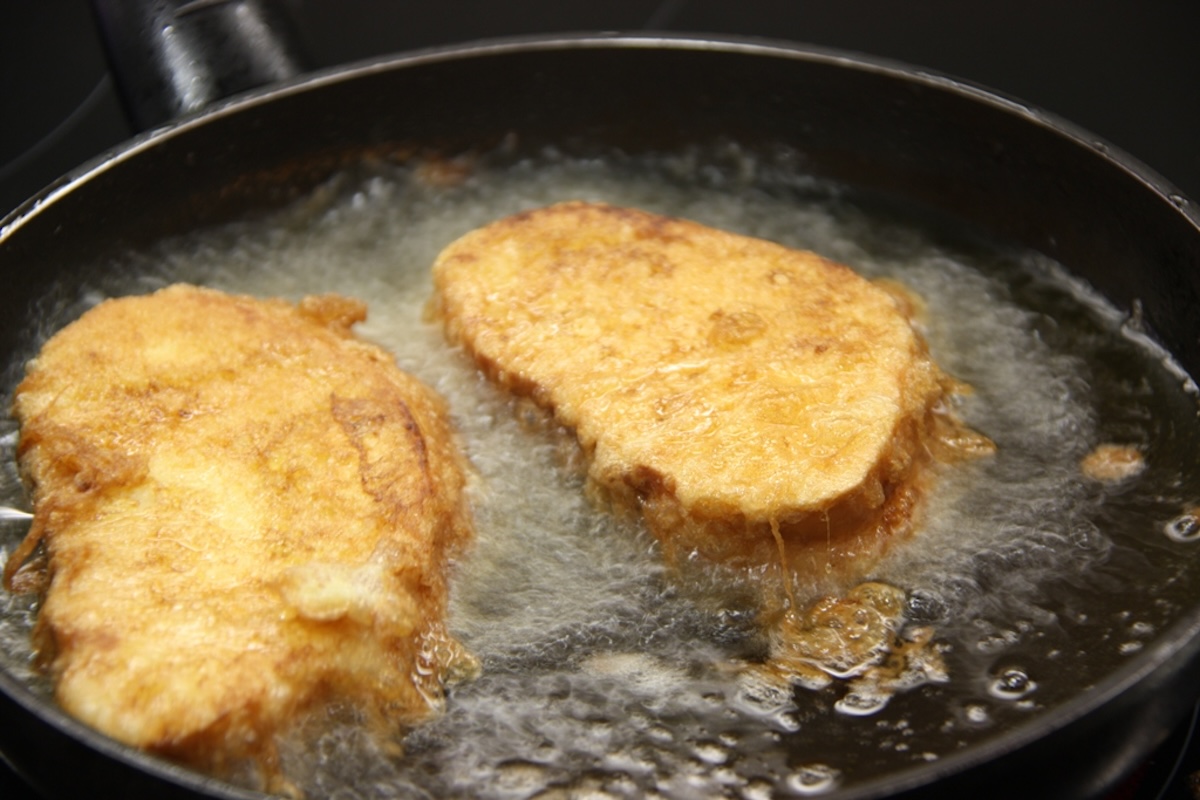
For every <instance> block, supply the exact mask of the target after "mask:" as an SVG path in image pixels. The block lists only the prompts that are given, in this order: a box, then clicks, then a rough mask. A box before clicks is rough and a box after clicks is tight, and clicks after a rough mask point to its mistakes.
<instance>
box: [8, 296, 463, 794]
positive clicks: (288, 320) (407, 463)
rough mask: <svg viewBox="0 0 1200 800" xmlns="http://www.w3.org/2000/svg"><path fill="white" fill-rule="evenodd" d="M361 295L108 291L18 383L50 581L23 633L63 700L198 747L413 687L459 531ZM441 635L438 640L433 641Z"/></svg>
mask: <svg viewBox="0 0 1200 800" xmlns="http://www.w3.org/2000/svg"><path fill="white" fill-rule="evenodd" d="M365 315H366V309H365V307H364V306H363V304H362V303H360V302H358V301H355V300H350V299H347V298H343V297H338V296H334V295H325V296H320V297H310V298H306V299H304V300H303V301H301V302H300V303H299V304H298V305H295V306H294V305H292V304H290V303H287V302H284V301H282V300H256V299H253V298H249V297H242V296H231V295H226V294H222V293H218V292H215V291H209V290H205V289H199V288H195V287H190V286H183V285H179V286H173V287H170V288H168V289H164V290H162V291H160V292H157V293H155V294H153V295H148V296H142V297H128V298H122V299H117V300H110V301H107V302H105V303H102V304H101V305H99V306H97V307H96V308H95V309H93V310H91V311H89V312H88V313H87V314H85V315H84V316H83V317H82V318H81V319H79V320H78V321H77V322H75V323H73V324H72V325H69V326H68V327H66V328H65V329H63V330H62V331H61V332H59V333H58V334H57V335H56V336H54V337H53V338H52V339H51V340H50V341H49V342H47V343H46V345H45V347H44V348H43V349H42V351H41V353H40V354H39V355H38V357H37V359H36V361H34V362H33V363H32V364H31V365H30V367H29V371H28V375H27V377H26V378H25V380H24V381H23V382H22V383H21V385H20V386H19V388H18V390H17V393H16V400H15V404H14V411H15V414H16V416H17V418H18V420H19V421H20V424H21V438H20V443H19V459H20V466H21V469H22V471H23V474H24V475H25V477H26V478H27V480H28V482H29V486H30V488H31V491H32V495H33V502H34V509H35V515H34V522H33V528H32V531H31V533H30V535H29V538H28V540H27V546H26V547H25V548H24V549H22V550H21V551H19V552H18V553H17V554H14V556H13V557H12V558H11V559H10V560H9V563H8V564H7V569H6V572H7V575H8V577H10V578H11V576H12V575H13V574H14V572H15V571H16V570H17V569H18V567H20V566H21V564H22V562H23V561H24V558H25V557H26V556H27V555H29V551H30V550H32V549H33V548H34V546H35V545H36V544H37V543H38V542H39V541H41V542H43V543H44V546H45V550H46V553H47V555H48V564H49V566H48V570H49V585H48V589H47V592H46V596H45V600H44V604H43V606H42V609H41V613H40V616H39V619H38V623H37V629H36V638H37V643H38V644H39V646H40V650H41V655H42V657H43V659H44V660H45V662H46V663H47V665H48V667H49V670H50V673H51V676H52V678H53V680H54V682H55V686H56V690H55V691H56V696H57V699H58V701H59V702H60V703H61V704H62V706H63V707H64V708H65V709H66V710H67V711H68V712H70V713H71V714H73V715H75V716H77V717H79V718H80V719H81V720H83V721H84V722H86V723H88V724H90V725H92V726H94V727H96V728H98V729H99V730H101V731H103V732H105V733H107V734H109V735H111V736H113V737H115V738H117V739H119V740H121V741H123V742H126V743H128V744H132V745H135V746H137V747H141V748H145V749H148V750H151V751H155V752H159V753H163V754H167V755H170V756H172V757H176V758H179V759H181V760H184V761H187V762H190V763H193V764H196V765H199V766H203V767H207V768H212V769H216V770H218V771H219V770H222V769H223V768H224V767H226V766H228V765H231V764H234V763H236V762H238V761H239V760H245V759H251V760H256V761H258V762H259V764H260V765H261V766H262V767H263V772H264V773H265V776H266V779H267V781H266V782H267V784H268V786H275V787H277V788H280V787H282V788H286V786H287V784H286V781H284V780H283V778H282V776H280V775H279V774H278V773H277V772H275V769H276V767H275V764H274V761H275V755H274V750H273V744H274V741H275V739H276V735H277V734H279V733H280V732H281V731H284V730H286V729H287V728H288V726H289V725H290V724H292V723H293V722H295V721H296V719H297V718H298V717H299V716H300V715H301V714H302V713H303V712H305V711H306V710H308V709H310V708H312V707H314V706H315V705H316V704H318V703H321V702H322V701H325V700H327V699H337V700H339V701H344V702H347V703H349V704H352V705H355V706H358V707H359V708H361V709H362V711H363V713H365V714H366V716H367V718H368V719H369V720H370V721H371V724H372V725H373V726H374V727H375V728H376V730H377V731H379V732H382V731H384V730H386V731H388V732H391V733H394V732H396V730H397V726H401V725H404V724H407V723H411V722H415V721H417V720H420V719H422V718H425V717H428V716H429V715H430V714H431V713H434V712H435V711H436V710H437V708H438V705H439V702H440V697H441V687H440V678H441V677H442V674H443V672H444V671H446V670H448V669H452V668H453V669H461V667H462V665H461V664H453V663H448V662H450V661H453V660H454V658H453V657H452V656H453V654H454V653H458V652H459V651H458V650H457V649H456V648H453V647H449V646H448V645H447V642H448V639H447V637H446V633H445V631H444V628H443V623H442V620H443V617H444V614H445V611H446V603H447V570H448V565H449V562H450V559H451V558H452V557H453V556H454V554H455V553H457V552H459V551H460V550H461V548H462V547H463V546H464V545H465V544H466V542H467V541H468V540H469V539H470V538H471V535H472V534H471V524H470V519H469V514H468V510H467V507H466V504H465V499H464V473H463V466H464V465H463V464H462V463H461V461H460V456H459V454H458V451H457V449H456V446H455V442H454V440H453V439H454V437H453V433H452V431H451V429H450V426H449V423H448V419H447V414H446V410H445V408H444V407H443V404H442V402H441V400H440V399H439V398H438V397H437V396H435V395H434V393H433V392H432V391H431V390H429V389H428V388H426V387H425V386H423V385H422V384H420V383H419V382H418V381H417V380H415V379H414V378H412V377H411V376H409V375H407V374H405V373H404V372H402V371H401V370H399V369H398V368H397V367H396V365H395V363H394V361H393V360H392V358H391V357H390V356H389V355H388V354H386V353H385V352H384V351H382V350H381V349H379V348H378V347H375V346H373V345H370V344H367V343H365V342H362V341H360V340H358V339H356V338H355V337H354V336H353V335H352V334H351V332H350V328H351V326H352V325H353V324H354V323H355V322H358V321H360V320H362V319H364V318H365ZM434 652H438V653H442V654H448V653H449V654H451V657H443V658H441V659H438V658H434V657H432V656H431V655H430V654H431V653H434Z"/></svg>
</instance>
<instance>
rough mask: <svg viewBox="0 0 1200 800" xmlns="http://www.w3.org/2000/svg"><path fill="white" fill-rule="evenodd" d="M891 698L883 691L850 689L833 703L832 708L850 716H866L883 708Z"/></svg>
mask: <svg viewBox="0 0 1200 800" xmlns="http://www.w3.org/2000/svg"><path fill="white" fill-rule="evenodd" d="M890 699H891V695H890V694H886V693H883V692H869V691H851V692H847V693H846V695H845V696H844V697H843V698H842V699H841V700H838V701H837V702H836V703H834V704H833V707H834V709H836V710H837V711H838V712H840V713H842V714H846V715H847V716H851V717H868V716H870V715H871V714H875V713H877V712H879V711H881V710H883V708H884V706H886V705H887V704H888V700H890Z"/></svg>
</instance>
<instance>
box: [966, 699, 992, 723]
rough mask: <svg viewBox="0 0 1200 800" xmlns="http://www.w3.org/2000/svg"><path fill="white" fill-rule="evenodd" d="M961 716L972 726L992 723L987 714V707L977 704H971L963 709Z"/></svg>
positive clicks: (990, 716) (989, 715) (990, 717)
mask: <svg viewBox="0 0 1200 800" xmlns="http://www.w3.org/2000/svg"><path fill="white" fill-rule="evenodd" d="M963 715H964V716H965V717H966V718H967V722H969V723H971V724H972V725H987V724H988V723H990V722H991V721H992V715H991V714H989V713H988V710H987V707H986V706H981V705H977V704H971V705H969V706H967V707H966V708H964V709H963Z"/></svg>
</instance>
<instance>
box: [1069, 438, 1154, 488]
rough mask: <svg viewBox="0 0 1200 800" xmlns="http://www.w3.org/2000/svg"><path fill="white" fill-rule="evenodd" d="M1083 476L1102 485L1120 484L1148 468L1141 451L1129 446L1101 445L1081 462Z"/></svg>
mask: <svg viewBox="0 0 1200 800" xmlns="http://www.w3.org/2000/svg"><path fill="white" fill-rule="evenodd" d="M1079 468H1080V470H1082V471H1083V474H1084V475H1086V476H1087V477H1089V478H1091V479H1092V480H1094V481H1100V482H1101V483H1119V482H1121V481H1123V480H1125V479H1127V478H1132V477H1133V476H1135V475H1138V474H1140V473H1141V472H1142V470H1144V469H1145V468H1146V459H1145V457H1144V456H1143V455H1142V452H1141V450H1139V449H1138V448H1137V447H1134V446H1133V445H1127V444H1101V445H1097V446H1096V447H1095V448H1094V449H1093V450H1092V451H1091V452H1090V453H1088V454H1087V455H1086V456H1084V457H1083V460H1082V461H1080V462H1079Z"/></svg>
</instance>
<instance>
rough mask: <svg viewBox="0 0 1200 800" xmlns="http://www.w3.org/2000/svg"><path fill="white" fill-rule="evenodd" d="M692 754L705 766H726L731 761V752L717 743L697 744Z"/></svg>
mask: <svg viewBox="0 0 1200 800" xmlns="http://www.w3.org/2000/svg"><path fill="white" fill-rule="evenodd" d="M692 754H693V755H695V756H696V758H697V759H699V760H700V761H703V762H704V763H705V764H713V765H717V764H724V763H725V762H726V761H728V760H729V751H728V750H727V749H725V748H724V747H722V746H721V745H719V744H717V743H716V742H697V743H696V744H695V745H694V746H693V747H692Z"/></svg>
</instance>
